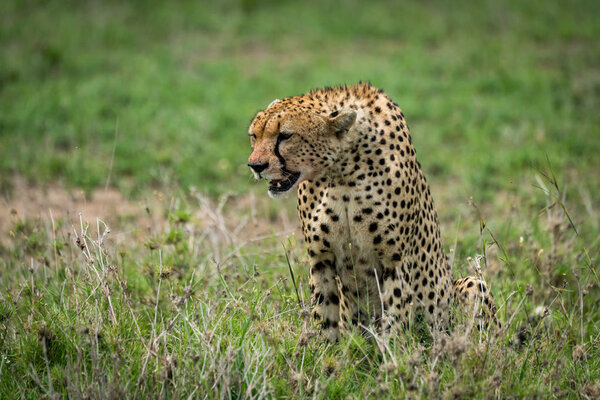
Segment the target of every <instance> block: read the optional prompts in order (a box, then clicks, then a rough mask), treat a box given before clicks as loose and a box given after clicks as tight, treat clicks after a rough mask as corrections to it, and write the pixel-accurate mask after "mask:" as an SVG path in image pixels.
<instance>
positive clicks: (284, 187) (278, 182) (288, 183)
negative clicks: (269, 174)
mask: <svg viewBox="0 0 600 400" xmlns="http://www.w3.org/2000/svg"><path fill="white" fill-rule="evenodd" d="M299 178H300V172H290V174H289V176H288V177H287V178H285V179H272V180H270V181H269V192H273V193H284V192H287V191H288V190H290V189H291V188H292V187H294V185H295V184H296V182H298V179H299Z"/></svg>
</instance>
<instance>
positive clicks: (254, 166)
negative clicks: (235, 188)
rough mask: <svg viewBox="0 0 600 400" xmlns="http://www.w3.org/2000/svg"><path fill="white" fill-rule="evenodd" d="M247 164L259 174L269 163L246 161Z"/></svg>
mask: <svg viewBox="0 0 600 400" xmlns="http://www.w3.org/2000/svg"><path fill="white" fill-rule="evenodd" d="M248 166H249V167H250V168H252V169H253V170H254V171H255V172H256V173H257V174H260V173H261V172H262V171H264V170H265V169H267V167H268V166H269V163H264V164H261V163H248Z"/></svg>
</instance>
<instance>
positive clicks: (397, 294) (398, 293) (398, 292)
mask: <svg viewBox="0 0 600 400" xmlns="http://www.w3.org/2000/svg"><path fill="white" fill-rule="evenodd" d="M394 296H396V297H402V291H401V290H400V289H399V288H395V289H394Z"/></svg>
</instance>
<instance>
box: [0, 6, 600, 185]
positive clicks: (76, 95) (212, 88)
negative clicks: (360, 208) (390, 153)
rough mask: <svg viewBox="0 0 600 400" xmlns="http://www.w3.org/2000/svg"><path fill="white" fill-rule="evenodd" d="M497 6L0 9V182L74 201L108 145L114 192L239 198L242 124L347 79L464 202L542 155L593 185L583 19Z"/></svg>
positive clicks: (100, 172)
mask: <svg viewBox="0 0 600 400" xmlns="http://www.w3.org/2000/svg"><path fill="white" fill-rule="evenodd" d="M496 3H497V2H489V3H485V2H484V3H481V4H479V5H478V6H473V5H472V4H471V2H464V3H462V4H461V3H456V2H452V3H445V2H420V3H418V4H417V3H414V4H404V5H399V4H393V3H380V4H377V5H372V4H368V3H360V2H348V3H343V4H342V3H335V2H315V3H314V4H306V5H299V4H297V3H296V2H254V1H248V2H242V3H237V2H234V1H226V2H220V5H219V6H216V5H210V4H204V3H203V2H178V3H177V5H172V4H170V3H161V2H157V3H156V4H149V3H147V2H144V3H136V2H114V3H112V2H107V4H103V5H99V4H98V3H94V2H68V3H65V2H46V3H44V5H43V6H40V5H37V4H36V3H29V2H11V1H6V2H3V4H2V5H1V6H0V7H1V9H0V11H1V15H2V17H1V18H2V24H1V28H0V45H1V46H0V88H1V89H0V110H1V112H0V160H1V161H0V172H1V173H2V175H3V176H6V175H7V174H11V173H12V174H15V173H16V174H19V175H22V176H26V177H27V178H29V179H31V180H33V181H35V182H40V181H41V182H44V181H54V180H56V179H61V180H64V181H65V182H66V183H67V184H70V185H74V186H80V187H85V188H87V189H90V188H93V187H94V186H97V185H99V184H103V183H104V182H105V180H106V178H107V176H108V170H109V166H110V159H111V156H112V149H113V146H114V145H115V141H116V153H115V160H114V174H113V175H112V176H113V177H114V178H115V179H113V184H115V185H118V186H120V187H122V188H123V189H133V190H136V191H137V190H139V189H141V188H145V187H147V185H149V184H153V185H159V186H160V185H162V184H167V185H172V184H181V185H183V186H184V187H187V186H189V185H194V186H196V187H199V188H201V189H202V190H207V191H211V192H212V193H218V192H220V191H222V190H224V188H229V187H239V188H245V187H247V183H248V182H249V181H250V179H249V174H248V171H247V168H246V167H245V163H244V160H245V159H246V157H247V153H248V141H247V137H246V136H245V132H246V130H247V125H248V123H249V120H250V119H251V117H252V116H253V114H254V113H255V112H256V111H257V110H259V109H261V108H263V107H265V106H266V105H267V104H268V103H269V102H270V101H271V100H273V99H274V98H276V97H281V96H287V95H294V94H299V93H303V92H306V91H307V90H309V89H311V88H314V87H320V86H323V85H333V84H338V83H354V82H357V81H358V80H370V81H371V82H372V83H373V84H374V85H376V86H380V87H383V88H384V89H386V91H387V93H388V94H389V95H390V96H391V97H392V98H393V99H394V100H395V101H396V102H397V103H398V104H400V105H401V106H402V108H403V109H404V111H405V114H406V115H407V118H408V122H409V124H410V126H411V128H412V130H413V136H414V140H415V142H416V144H417V149H418V151H419V153H420V155H421V160H422V163H423V164H424V165H425V166H426V168H427V169H429V170H431V171H432V174H433V173H435V174H439V175H441V176H442V177H443V178H444V179H445V178H447V177H457V178H458V179H461V180H464V181H465V182H464V184H465V185H468V186H467V187H469V188H470V189H471V190H473V189H474V188H475V187H477V188H478V189H479V191H482V187H483V189H492V190H493V189H497V188H499V187H503V186H506V185H507V182H508V181H509V180H510V179H513V178H516V176H518V175H520V174H521V173H522V172H523V171H524V170H528V169H529V168H530V167H532V166H538V165H539V164H540V163H541V162H543V161H544V160H545V154H546V153H547V154H549V155H550V156H551V159H552V160H553V162H554V163H555V165H556V167H557V168H558V169H563V168H575V167H576V168H578V169H580V168H583V169H585V170H586V171H589V170H593V169H597V168H598V167H600V165H599V163H598V158H597V157H591V156H590V155H591V154H597V153H598V152H599V151H600V140H592V138H594V137H595V138H599V137H600V135H599V133H598V128H597V127H598V124H599V123H600V117H599V116H598V112H597V110H598V107H599V106H600V104H599V103H598V94H599V93H600V76H599V74H598V67H599V65H598V54H599V53H600V44H599V43H598V40H597V38H598V36H600V24H598V23H596V18H597V16H598V15H599V11H600V7H599V6H598V4H597V2H594V1H590V2H575V3H565V4H558V3H555V4H552V5H549V4H546V2H539V3H537V2H527V3H526V4H525V3H521V2H510V3H506V4H502V5H501V4H496ZM117 127H118V135H116V134H115V131H116V130H117ZM115 138H116V140H115ZM513 150H518V151H513ZM474 165H476V166H477V172H476V173H469V174H465V173H464V171H465V170H468V169H471V168H472V167H473V166H474Z"/></svg>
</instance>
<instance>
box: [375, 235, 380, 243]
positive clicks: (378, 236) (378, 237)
mask: <svg viewBox="0 0 600 400" xmlns="http://www.w3.org/2000/svg"><path fill="white" fill-rule="evenodd" d="M379 243H381V235H377V236H375V237H374V238H373V244H379Z"/></svg>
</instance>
